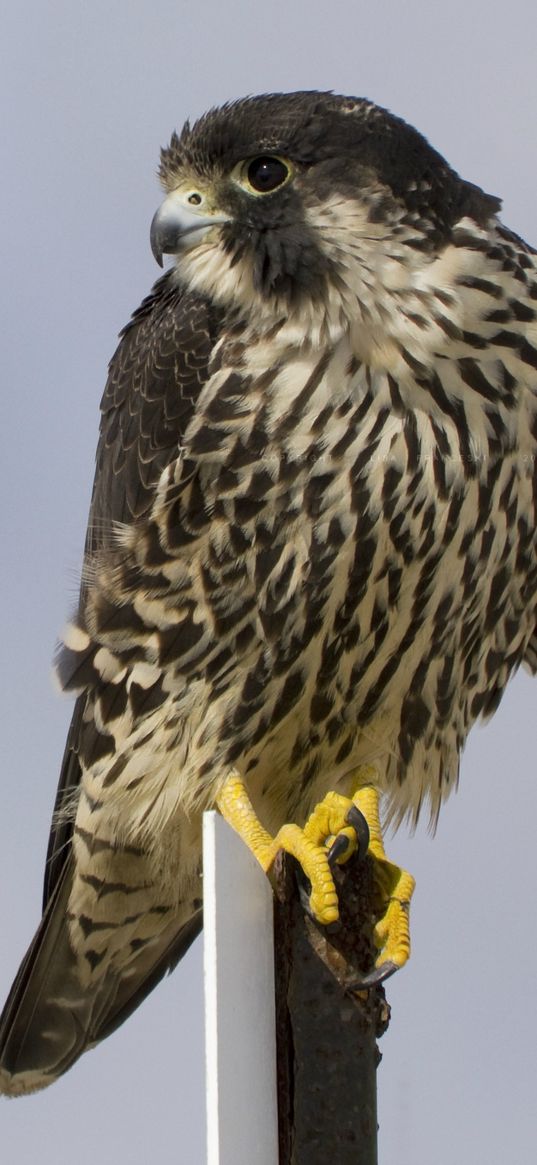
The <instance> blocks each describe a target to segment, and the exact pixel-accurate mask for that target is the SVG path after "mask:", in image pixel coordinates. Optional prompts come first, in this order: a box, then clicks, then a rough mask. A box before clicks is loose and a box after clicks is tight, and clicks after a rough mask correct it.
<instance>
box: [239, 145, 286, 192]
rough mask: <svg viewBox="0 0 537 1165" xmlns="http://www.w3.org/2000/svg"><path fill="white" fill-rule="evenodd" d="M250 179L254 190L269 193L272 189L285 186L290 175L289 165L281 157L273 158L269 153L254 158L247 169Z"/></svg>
mask: <svg viewBox="0 0 537 1165" xmlns="http://www.w3.org/2000/svg"><path fill="white" fill-rule="evenodd" d="M247 176H248V181H249V183H250V186H251V187H252V189H253V190H257V191H258V192H259V194H268V193H269V191H270V190H277V189H278V186H283V183H284V182H285V180H286V178H288V176H289V167H288V166H286V165H285V162H282V161H281V160H280V158H271V157H270V156H269V155H267V156H266V157H261V158H254V159H253V161H251V162H250V165H249V166H248V170H247Z"/></svg>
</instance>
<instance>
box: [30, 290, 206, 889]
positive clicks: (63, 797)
mask: <svg viewBox="0 0 537 1165" xmlns="http://www.w3.org/2000/svg"><path fill="white" fill-rule="evenodd" d="M219 326H220V319H219V316H218V313H217V312H216V310H215V308H214V306H212V305H210V304H209V303H208V302H207V301H206V300H205V299H203V298H201V297H200V296H197V295H192V294H191V293H187V292H185V291H184V289H183V288H182V287H181V286H180V285H179V284H178V283H177V280H176V278H174V276H173V275H172V273H171V272H169V273H167V274H166V275H164V276H163V278H162V279H159V280H158V282H157V283H156V284H155V286H154V288H153V291H152V292H151V294H150V295H149V296H147V298H146V299H144V301H143V303H142V304H141V306H140V307H139V308H138V309H137V311H136V312H135V313H134V315H133V317H132V319H131V321H130V322H129V323H128V324H127V326H126V327H125V328H124V329H123V332H122V333H121V339H120V343H119V346H118V348H117V350H116V352H115V354H114V356H113V357H112V360H111V362H110V367H109V374H108V380H107V383H106V387H105V391H104V395H103V399H102V402H101V412H102V419H101V428H100V438H99V444H98V447H97V455H96V471H95V480H94V486H93V494H92V499H91V506H90V514H89V521H88V532H87V536H86V546H85V554H84V570H85V575H86V577H87V572H88V571H90V570H91V563H92V562H93V561H94V560H95V558H96V557H97V556H98V555H99V553H100V551H101V550H102V549H103V547H105V546H106V544H107V541H108V540H109V539H110V538H111V537H112V536H113V532H114V527H115V526H116V525H117V524H118V523H127V524H130V523H132V522H136V521H138V520H140V519H143V517H144V516H145V515H146V514H147V513H148V511H149V510H150V508H151V504H152V501H153V499H154V492H155V488H156V485H157V482H158V480H159V478H160V475H161V473H162V471H163V469H164V468H165V467H166V466H167V465H168V464H170V462H172V461H174V460H175V459H176V458H177V455H178V448H179V445H180V442H181V438H182V435H183V433H184V431H185V428H186V426H187V424H188V422H189V420H190V418H191V416H192V415H193V413H194V410H195V406H196V399H197V397H198V394H199V392H200V389H201V387H202V385H203V384H204V383H205V381H206V379H207V375H208V366H209V360H210V357H211V353H212V350H213V348H214V344H215V342H216V339H217V337H218V330H219ZM85 592H86V582H85V581H84V575H83V580H82V586H81V598H80V602H81V605H83V603H84V597H85ZM85 701H86V697H85V695H82V696H79V698H78V699H77V701H76V704H75V707H74V711H73V717H72V720H71V726H70V729H69V734H68V737H67V743H66V747H65V752H64V756H63V761H62V766H61V771H60V780H59V785H58V792H57V795H56V802H55V807H54V814H53V818H52V827H51V832H50V838H49V845H48V852H47V862H46V867H45V882H44V905H43V908H44V909H46V907H47V904H48V902H49V901H50V899H51V897H52V896H53V895H54V892H55V889H56V886H57V884H58V881H59V879H60V878H61V875H62V871H63V869H64V867H65V864H66V862H67V860H68V858H69V852H70V840H71V834H72V828H73V825H72V815H71V814H64V813H62V809H63V808H64V807H65V805H66V803H67V802H68V800H69V797H70V795H71V794H74V795H76V789H77V787H78V785H79V783H80V774H81V770H80V763H79V758H78V746H79V739H80V730H81V724H82V717H83V712H84V707H85Z"/></svg>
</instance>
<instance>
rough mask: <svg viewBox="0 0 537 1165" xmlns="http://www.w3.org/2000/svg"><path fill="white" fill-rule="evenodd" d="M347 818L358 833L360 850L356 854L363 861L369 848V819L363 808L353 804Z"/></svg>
mask: <svg viewBox="0 0 537 1165" xmlns="http://www.w3.org/2000/svg"><path fill="white" fill-rule="evenodd" d="M345 820H346V821H348V823H349V825H352V828H353V829H354V831H355V833H356V838H357V841H358V852H357V855H356V856H357V858H358V859H359V861H361V860H362V858H365V855H366V853H367V851H368V849H369V826H368V824H367V820H366V818H365V817H364V815H363V813H362V812H361V810H360V809H358V808H357V807H356V805H351V807H350V809H349V810H348V812H347V814H346V816H345ZM336 840H337V839H336Z"/></svg>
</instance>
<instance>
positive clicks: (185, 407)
mask: <svg viewBox="0 0 537 1165" xmlns="http://www.w3.org/2000/svg"><path fill="white" fill-rule="evenodd" d="M220 328H221V313H220V312H219V311H218V309H217V308H216V307H215V306H214V304H212V303H211V302H210V301H209V300H208V299H206V298H205V297H203V296H201V295H199V294H197V293H193V292H191V291H189V290H188V289H186V288H185V287H184V286H182V285H181V284H180V283H179V282H178V280H177V278H176V277H175V273H174V272H173V271H170V272H167V273H166V275H164V276H163V277H162V278H161V279H159V280H158V281H157V283H156V284H155V286H154V287H153V289H152V291H151V293H150V294H149V295H148V296H147V297H146V298H145V299H144V300H143V302H142V303H141V305H140V307H139V308H138V309H137V310H136V311H135V312H134V313H133V316H132V318H131V319H130V321H129V322H128V324H127V325H126V326H125V327H124V328H123V331H122V332H121V334H120V341H119V344H118V347H117V349H116V351H115V353H114V355H113V357H112V359H111V361H110V365H109V369H108V378H107V382H106V386H105V389H104V393H103V397H102V401H101V425H100V434H99V443H98V447H97V454H96V472H95V484H94V490H93V497H92V505H91V513H90V528H91V527H93V533H92V534H91V545H90V547H89V549H90V550H91V549H92V547H94V546H95V543H96V541H97V542H98V531H97V533H95V527H98V526H99V525H104V526H106V525H108V524H110V523H113V522H131V521H133V520H136V519H138V518H140V517H141V516H142V515H144V514H146V513H147V512H148V509H149V508H150V506H151V502H152V499H153V496H154V490H155V487H156V484H157V482H158V480H159V477H160V474H161V473H162V470H163V469H164V468H165V467H166V465H168V464H169V463H170V461H173V460H174V459H175V458H176V456H177V451H178V448H179V446H180V442H181V437H182V435H183V434H184V432H185V429H186V427H187V425H188V423H189V420H190V419H191V417H192V415H193V413H194V411H195V408H196V401H197V398H198V396H199V393H200V390H201V388H202V387H203V384H204V383H205V381H206V380H207V377H208V374H209V365H210V361H211V355H212V353H213V350H214V346H215V343H216V341H217V339H218V336H219V333H220Z"/></svg>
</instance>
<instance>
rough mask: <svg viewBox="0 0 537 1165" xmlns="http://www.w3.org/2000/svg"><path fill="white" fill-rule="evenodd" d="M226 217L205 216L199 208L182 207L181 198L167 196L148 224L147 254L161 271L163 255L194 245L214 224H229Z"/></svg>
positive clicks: (207, 214) (182, 200) (172, 253)
mask: <svg viewBox="0 0 537 1165" xmlns="http://www.w3.org/2000/svg"><path fill="white" fill-rule="evenodd" d="M229 221H230V218H229V215H226V214H211V213H207V210H206V208H205V207H204V206H203V205H201V206H200V207H199V209H198V207H196V206H189V205H188V204H187V205H185V199H184V196H183V195H181V194H179V193H173V194H169V195H168V197H167V198H165V199H164V202H163V203H162V206H159V208H158V210H157V212H156V214H155V215H153V221H152V223H151V232H150V241H151V250H152V252H153V254H154V256H155V259H156V261H157V263H158V265H159V267H162V256H163V255H175V254H177V252H178V251H184V250H186V249H187V248H188V247H189V246H193V245H194V244H195V243H198V242H199V241H200V239H201V238H203V235H204V234H206V233H207V231H209V230H210V229H211V227H214V226H216V225H217V224H218V223H222V222H229Z"/></svg>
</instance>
